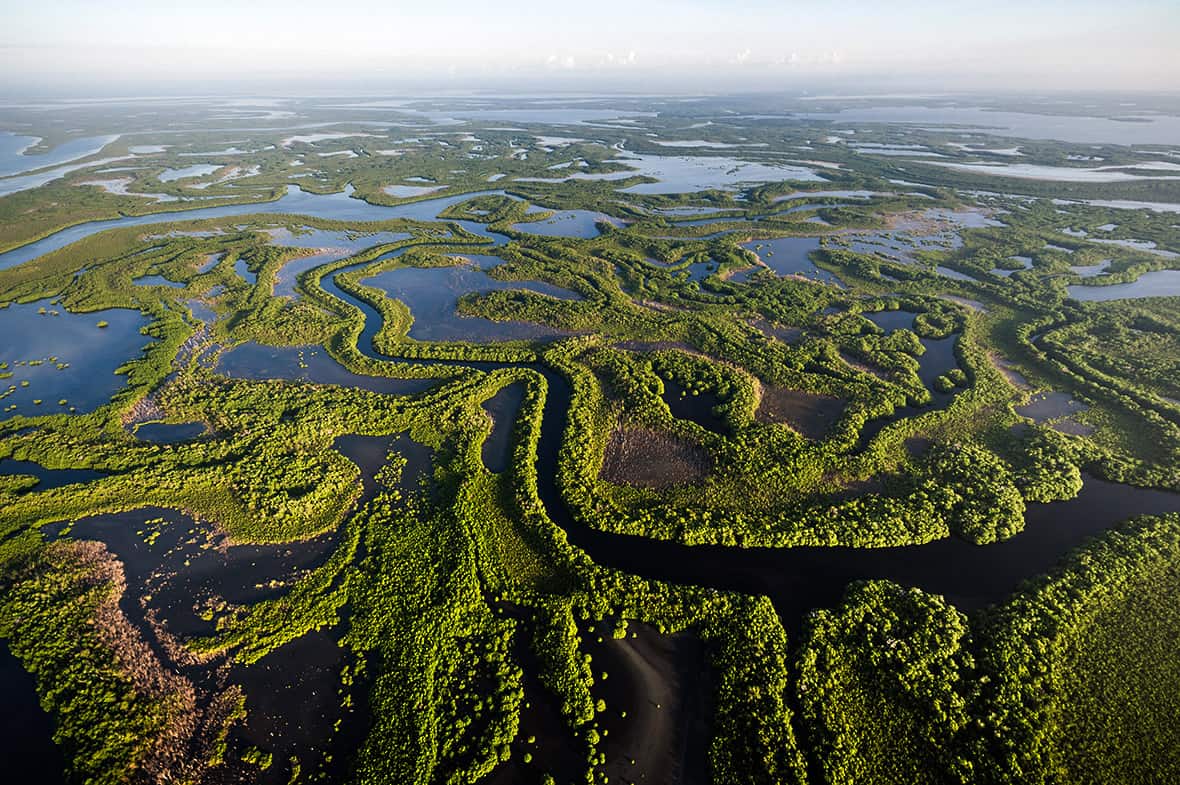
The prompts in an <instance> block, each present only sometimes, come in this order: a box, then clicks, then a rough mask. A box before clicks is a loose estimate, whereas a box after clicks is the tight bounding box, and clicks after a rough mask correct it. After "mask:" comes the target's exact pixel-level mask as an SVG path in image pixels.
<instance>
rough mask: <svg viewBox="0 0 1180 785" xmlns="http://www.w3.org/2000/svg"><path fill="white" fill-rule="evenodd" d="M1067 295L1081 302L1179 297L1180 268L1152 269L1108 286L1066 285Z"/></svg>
mask: <svg viewBox="0 0 1180 785" xmlns="http://www.w3.org/2000/svg"><path fill="white" fill-rule="evenodd" d="M1066 291H1068V292H1069V296H1070V297H1072V298H1073V299H1075V300H1080V301H1082V302H1103V301H1105V300H1136V299H1140V298H1143V297H1180V270H1153V271H1152V272H1148V273H1144V274H1143V275H1141V276H1139V279H1138V280H1137V281H1133V282H1131V283H1116V284H1112V285H1110V286H1085V285H1082V284H1075V285H1073V286H1067V287H1066Z"/></svg>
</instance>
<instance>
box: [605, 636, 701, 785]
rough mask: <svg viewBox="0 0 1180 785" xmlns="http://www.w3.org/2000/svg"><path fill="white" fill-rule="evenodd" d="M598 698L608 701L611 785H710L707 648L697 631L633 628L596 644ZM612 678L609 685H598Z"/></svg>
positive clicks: (609, 774)
mask: <svg viewBox="0 0 1180 785" xmlns="http://www.w3.org/2000/svg"><path fill="white" fill-rule="evenodd" d="M587 649H588V650H589V653H590V655H591V657H592V661H593V668H594V671H595V677H596V680H597V683H596V684H595V686H594V694H595V696H596V697H600V698H602V699H603V700H604V701H605V702H606V713H605V714H604V715H603V716H602V725H603V727H604V729H606V730H607V731H609V732H608V733H607V734H606V735H605V736H604V737H603V752H604V753H605V754H606V761H607V762H606V766H605V767H604V773H605V774H606V775H607V776H608V777H609V778H610V781H611V782H643V783H652V785H698V784H700V785H703V784H704V783H707V782H709V781H710V778H709V774H708V763H707V752H708V747H709V739H710V736H711V733H710V728H709V727H708V718H709V717H710V716H711V715H712V711H710V709H709V707H708V706H707V705H705V704H706V703H708V701H709V698H710V685H709V681H710V680H709V679H708V678H702V675H703V674H707V673H708V668H707V666H706V663H705V653H704V646H703V645H702V643H701V640H700V638H698V637H697V636H696V635H695V634H694V633H692V632H681V633H677V634H675V635H661V634H660V633H659V632H657V631H656V630H654V629H653V628H652V627H650V626H648V625H646V624H638V623H634V622H633V623H631V624H630V625H629V627H628V631H627V633H626V637H625V638H614V637H613V636H611V635H610V634H604V635H603V636H602V642H601V643H598V642H594V638H591V640H590V642H589V643H588V645H587ZM601 673H606V675H607V678H606V679H602V678H600V674H601Z"/></svg>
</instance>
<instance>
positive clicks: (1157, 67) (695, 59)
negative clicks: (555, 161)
mask: <svg viewBox="0 0 1180 785" xmlns="http://www.w3.org/2000/svg"><path fill="white" fill-rule="evenodd" d="M181 5H185V6H186V7H177V6H181ZM1178 52H1180V0H1123V1H1122V2H1117V3H1100V2H1094V1H1092V0H1073V1H1072V2H1064V1H1061V2H1045V1H1043V0H1042V1H1038V0H1024V1H1023V2H1013V1H1010V0H997V1H995V2H992V1H989V0H973V1H972V2H959V1H958V0H944V2H916V1H915V0H893V1H892V2H890V1H888V0H878V1H877V2H867V1H864V2H862V1H860V0H853V1H851V2H841V1H840V0H808V1H807V2H795V1H793V0H678V1H676V2H672V1H671V0H655V1H654V2H624V1H623V0H593V1H592V2H585V3H569V2H557V1H555V2H535V1H533V0H499V1H498V2H497V0H458V1H457V2H456V1H452V2H447V0H442V1H441V2H415V3H405V2H399V1H398V0H337V1H336V2H324V1H323V0H317V2H306V1H305V0H281V1H279V0H203V1H202V2H191V3H188V4H181V3H166V2H160V0H119V2H114V3H98V2H95V1H94V0H47V1H44V2H27V1H26V2H20V3H17V2H14V1H13V0H6V2H5V3H4V6H3V8H2V9H0V74H3V76H0V82H2V83H3V86H4V87H6V88H9V89H14V88H17V87H19V86H22V85H23V86H26V87H28V88H34V89H35V88H36V87H37V86H41V85H45V86H50V85H57V86H70V85H72V84H76V85H77V86H79V87H82V86H87V87H89V86H95V85H102V84H104V83H106V84H110V85H112V86H114V85H119V86H123V85H134V84H137V83H138V84H143V85H151V84H157V85H159V84H163V83H167V82H186V83H199V82H206V83H213V82H217V83H226V82H231V81H233V80H237V79H245V80H249V81H251V82H254V83H256V84H257V83H264V82H267V81H274V82H276V83H277V82H279V81H299V80H307V81H309V82H315V83H318V84H328V83H330V82H332V81H333V80H349V81H353V82H356V81H370V82H371V83H373V84H378V83H381V82H388V83H390V84H395V83H401V84H414V83H421V84H423V86H440V85H444V84H446V83H448V82H449V83H453V84H454V85H455V86H462V85H464V84H466V83H474V82H479V83H484V84H488V83H495V82H497V81H499V82H503V83H506V84H507V83H510V82H513V81H520V80H524V79H538V80H549V81H552V82H553V83H554V84H575V83H583V84H593V83H595V82H599V83H603V84H610V85H615V86H629V87H631V88H633V89H643V88H644V87H645V86H650V87H652V88H657V87H658V88H660V89H667V88H669V87H674V86H676V85H678V84H679V85H681V86H683V87H684V88H685V89H698V90H699V89H706V88H713V87H734V86H739V87H740V86H746V87H750V88H765V87H773V86H783V87H791V88H796V87H806V86H815V87H817V88H818V87H822V86H824V85H831V84H845V85H851V84H856V83H858V82H863V83H866V84H869V83H871V84H874V85H877V86H888V85H895V86H902V85H911V86H918V85H924V86H927V87H946V88H970V87H1015V88H1143V89H1169V90H1171V89H1177V88H1178V87H1180V54H1177V53H1178Z"/></svg>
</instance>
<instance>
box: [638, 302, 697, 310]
mask: <svg viewBox="0 0 1180 785" xmlns="http://www.w3.org/2000/svg"><path fill="white" fill-rule="evenodd" d="M638 303H639V304H640V305H642V306H643V307H644V308H650V309H652V310H653V311H660V312H661V313H679V312H681V311H687V310H688V308H686V307H685V306H683V305H672V304H671V303H661V302H656V301H655V300H639V301H638Z"/></svg>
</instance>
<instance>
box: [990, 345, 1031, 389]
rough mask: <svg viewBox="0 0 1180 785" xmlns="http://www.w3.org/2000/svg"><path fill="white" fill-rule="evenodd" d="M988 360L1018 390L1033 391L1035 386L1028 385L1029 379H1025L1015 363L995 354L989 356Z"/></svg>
mask: <svg viewBox="0 0 1180 785" xmlns="http://www.w3.org/2000/svg"><path fill="white" fill-rule="evenodd" d="M988 358H989V359H990V360H991V361H992V363H993V364H994V365H995V366H996V368H998V369H999V371H1000V373H1002V374H1003V375H1004V378H1005V379H1007V380H1008V383H1009V384H1011V385H1012V386H1013V387H1015V388H1016V389H1017V390H1032V389H1033V386H1032V385H1031V384H1029V383H1028V379H1026V378H1024V374H1022V373H1021V372H1020V371H1019V370H1017V368H1016V364H1015V363H1013V362H1011V361H1009V360H1006V359H1004V358H1003V357H1001V356H1000V355H998V354H996V353H994V352H992V353H990V354H988Z"/></svg>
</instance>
